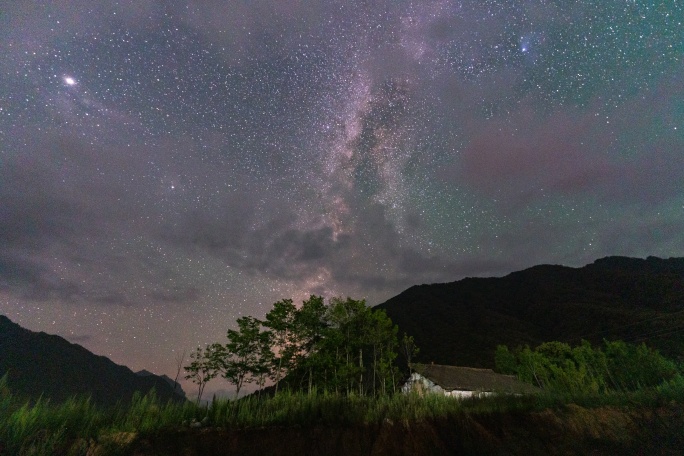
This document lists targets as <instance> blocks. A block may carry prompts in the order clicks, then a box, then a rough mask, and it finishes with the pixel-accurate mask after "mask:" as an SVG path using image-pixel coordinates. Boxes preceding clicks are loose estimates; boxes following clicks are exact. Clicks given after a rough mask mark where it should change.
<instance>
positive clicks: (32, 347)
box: [0, 315, 184, 406]
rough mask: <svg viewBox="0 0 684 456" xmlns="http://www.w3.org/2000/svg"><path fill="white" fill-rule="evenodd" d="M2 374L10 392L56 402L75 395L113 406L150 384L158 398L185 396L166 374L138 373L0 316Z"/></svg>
mask: <svg viewBox="0 0 684 456" xmlns="http://www.w3.org/2000/svg"><path fill="white" fill-rule="evenodd" d="M5 373H6V374H7V376H8V378H7V386H8V387H9V389H10V391H12V392H13V393H14V394H16V395H18V396H20V397H26V398H31V399H37V398H38V397H40V396H42V397H43V398H46V399H50V400H51V401H52V402H57V403H59V402H62V401H64V400H65V399H68V398H69V397H72V396H74V395H78V396H90V397H91V400H92V401H93V403H95V404H97V405H101V406H111V405H115V404H116V403H117V402H119V401H121V402H124V403H125V402H129V401H130V400H131V398H132V397H133V394H134V393H135V392H136V391H139V392H140V393H142V394H146V393H148V392H149V391H150V390H151V389H152V388H154V389H155V391H156V394H157V397H159V398H160V399H161V400H162V401H166V400H169V399H171V400H179V401H182V400H184V394H182V395H181V394H179V393H174V388H173V385H170V384H169V382H168V380H166V379H165V378H162V377H160V376H157V375H154V374H150V373H148V372H146V371H145V373H143V374H142V375H138V374H136V373H134V372H133V371H131V370H130V369H129V368H128V367H125V366H120V365H118V364H116V363H114V362H113V361H111V360H110V359H108V358H106V357H104V356H98V355H95V354H93V353H91V352H90V351H88V350H86V349H85V348H83V347H82V346H80V345H77V344H72V343H71V342H69V341H67V340H65V339H64V338H62V337H59V336H55V335H50V334H46V333H44V332H33V331H29V330H28V329H25V328H22V327H21V326H19V325H18V324H16V323H13V322H12V321H11V320H10V319H9V318H7V317H6V316H4V315H0V376H2V375H4V374H5Z"/></svg>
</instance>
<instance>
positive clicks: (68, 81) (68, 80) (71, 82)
mask: <svg viewBox="0 0 684 456" xmlns="http://www.w3.org/2000/svg"><path fill="white" fill-rule="evenodd" d="M64 82H65V83H66V84H67V85H70V86H72V85H75V84H76V80H75V79H74V78H72V77H70V76H66V77H65V78H64Z"/></svg>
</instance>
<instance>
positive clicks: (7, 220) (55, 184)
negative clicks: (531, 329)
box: [0, 0, 684, 391]
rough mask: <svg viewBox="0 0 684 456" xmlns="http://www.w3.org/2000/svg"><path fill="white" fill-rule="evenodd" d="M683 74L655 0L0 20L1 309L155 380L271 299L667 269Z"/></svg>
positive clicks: (52, 8)
mask: <svg viewBox="0 0 684 456" xmlns="http://www.w3.org/2000/svg"><path fill="white" fill-rule="evenodd" d="M683 56H684V4H682V2H681V1H677V0H669V1H668V0H665V1H660V2H651V1H640V0H637V1H604V0H595V1H570V0H556V1H554V0H536V1H523V0H520V1H517V0H506V1H485V0H465V1H446V0H438V1H431V0H415V1H410V0H374V1H370V0H366V1H362V0H359V1H342V0H326V1H314V0H301V1H297V0H235V1H233V0H202V1H199V0H186V1H162V0H135V1H133V0H130V1H127V0H124V1H118V2H115V1H106V2H105V1H101V2H93V1H91V0H60V1H54V2H35V1H26V0H14V1H3V2H0V314H5V315H7V316H8V317H9V318H10V319H12V320H13V321H15V322H17V323H19V324H21V325H22V326H24V327H27V328H29V329H32V330H36V331H38V330H41V331H46V332H49V333H53V334H59V335H61V336H63V337H65V338H67V339H68V340H70V341H72V342H75V343H79V344H81V345H83V346H84V347H86V348H88V349H89V350H91V351H93V352H95V353H97V354H101V355H105V356H108V357H110V358H111V359H112V360H114V361H115V362H117V363H121V364H126V365H128V366H129V367H131V368H132V369H134V370H139V369H143V368H145V369H148V370H150V371H153V372H156V373H160V374H161V373H166V374H168V375H170V376H172V377H173V376H175V367H174V364H175V362H174V358H175V356H176V353H177V352H178V351H179V350H181V351H182V350H183V349H188V350H190V349H192V348H193V347H195V346H197V345H198V344H202V345H203V344H205V343H208V342H216V341H219V342H224V341H225V332H226V330H227V329H228V328H229V327H231V326H232V325H233V324H234V320H235V319H236V318H237V317H239V316H241V315H254V316H257V317H262V316H263V315H264V313H265V312H266V311H268V310H269V309H270V307H271V305H272V303H273V302H275V301H277V300H279V299H281V298H293V299H295V300H296V301H301V300H302V299H304V298H305V297H307V296H308V295H309V294H322V295H324V296H326V297H329V296H337V295H342V296H352V297H354V298H359V299H360V298H366V299H367V301H368V303H369V304H371V305H375V304H379V303H380V302H382V301H384V300H386V299H388V298H390V297H392V296H394V295H396V294H398V293H399V292H401V291H403V290H404V289H406V288H408V287H409V286H411V285H415V284H421V283H434V282H447V281H454V280H458V279H460V278H463V277H465V276H488V275H504V274H507V273H509V272H511V271H514V270H518V269H522V268H525V267H529V266H532V265H534V264H539V263H556V264H564V265H569V266H581V265H584V264H586V263H590V262H592V261H593V260H595V259H596V258H599V257H603V256H607V255H627V256H637V257H645V256H648V255H655V256H660V257H670V256H684V61H683ZM211 387H212V385H211V384H210V385H209V389H211ZM186 390H190V389H189V387H186ZM190 391H192V390H190Z"/></svg>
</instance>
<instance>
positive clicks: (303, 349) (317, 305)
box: [292, 295, 328, 392]
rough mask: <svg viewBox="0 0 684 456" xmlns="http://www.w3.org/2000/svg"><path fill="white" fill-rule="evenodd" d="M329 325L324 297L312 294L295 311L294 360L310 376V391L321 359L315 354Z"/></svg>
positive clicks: (293, 327)
mask: <svg viewBox="0 0 684 456" xmlns="http://www.w3.org/2000/svg"><path fill="white" fill-rule="evenodd" d="M327 326H328V323H327V321H326V306H325V302H324V301H323V297H321V296H314V295H311V296H310V297H309V299H307V300H306V301H304V302H303V303H302V307H301V308H299V309H298V310H297V312H296V313H295V315H294V320H293V325H292V329H293V334H292V341H293V347H294V349H293V355H294V356H293V361H294V363H295V366H296V367H297V368H299V369H300V370H301V371H303V373H304V375H305V376H306V377H308V389H309V392H311V391H312V388H313V374H314V370H315V367H316V363H317V361H319V360H320V358H319V357H316V356H315V355H316V352H317V350H318V348H319V343H320V341H321V340H322V338H323V334H324V332H325V329H326V327H327Z"/></svg>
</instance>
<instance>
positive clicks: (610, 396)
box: [0, 375, 684, 455]
mask: <svg viewBox="0 0 684 456" xmlns="http://www.w3.org/2000/svg"><path fill="white" fill-rule="evenodd" d="M0 391H1V394H2V395H1V397H0V454H3V455H39V454H60V453H62V454H74V455H78V454H86V453H87V452H88V450H89V448H90V449H91V450H92V448H93V447H97V448H99V451H101V452H102V453H100V454H116V453H120V452H126V449H127V446H128V445H130V444H131V443H132V442H133V441H134V439H135V438H139V437H144V436H145V435H153V434H155V433H158V432H163V431H169V430H174V429H183V428H187V429H191V428H193V427H195V426H198V427H199V423H204V424H203V427H212V428H223V429H232V430H235V429H254V428H263V427H274V426H277V427H289V426H299V427H313V426H350V425H351V426H364V425H382V424H383V423H386V424H393V423H396V424H403V425H407V426H408V425H409V424H410V423H417V422H424V421H429V420H438V419H451V418H454V419H458V418H459V417H463V416H464V415H481V414H497V413H510V412H532V411H539V410H543V409H549V408H551V409H559V408H563V407H565V406H566V405H567V404H570V403H572V404H577V405H579V406H582V407H587V408H594V407H602V406H611V407H622V408H627V409H636V408H656V407H659V406H663V405H667V404H671V403H673V402H675V403H680V404H681V403H684V377H682V376H680V375H678V376H676V377H674V378H672V379H671V380H670V381H668V382H664V383H662V384H661V385H659V386H657V387H654V388H647V389H641V390H638V391H632V392H609V393H584V394H571V393H568V394H561V393H559V392H545V393H542V394H539V395H535V396H499V397H487V398H481V399H471V400H457V399H452V398H448V397H443V396H437V395H427V396H424V397H421V396H419V395H417V394H411V395H402V394H396V395H393V396H381V397H369V396H355V395H349V396H346V395H344V396H343V395H339V394H338V395H335V394H330V393H317V394H308V393H305V392H298V393H290V392H281V393H279V394H278V395H276V396H275V397H262V398H259V397H257V396H250V397H246V398H243V399H241V400H238V401H228V400H216V401H213V402H212V403H211V404H210V405H208V406H198V405H196V404H195V403H192V402H186V403H184V404H178V403H173V402H168V403H165V404H162V403H160V402H159V401H158V400H157V399H156V397H155V396H154V394H153V393H152V394H150V395H147V396H144V397H143V396H136V397H135V399H134V400H133V402H132V403H131V404H128V405H121V406H119V407H114V408H111V409H100V408H97V407H95V406H93V405H92V404H91V402H90V401H89V400H88V399H83V398H81V399H78V398H76V399H72V400H69V401H66V402H64V403H62V404H51V403H50V402H49V401H44V400H38V401H36V402H34V403H32V404H31V403H28V402H21V401H19V400H18V399H17V398H16V397H14V396H13V395H12V394H11V392H10V391H8V390H7V388H6V387H5V383H4V381H0Z"/></svg>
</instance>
